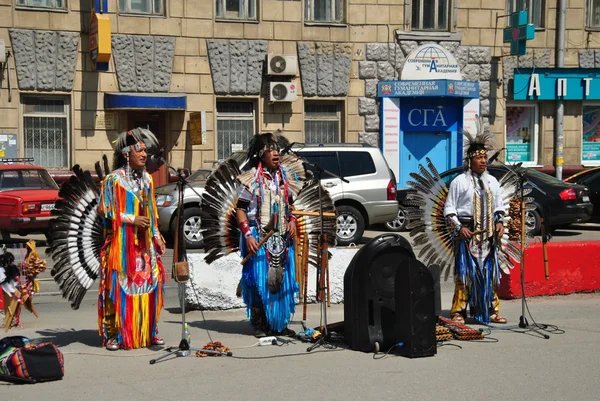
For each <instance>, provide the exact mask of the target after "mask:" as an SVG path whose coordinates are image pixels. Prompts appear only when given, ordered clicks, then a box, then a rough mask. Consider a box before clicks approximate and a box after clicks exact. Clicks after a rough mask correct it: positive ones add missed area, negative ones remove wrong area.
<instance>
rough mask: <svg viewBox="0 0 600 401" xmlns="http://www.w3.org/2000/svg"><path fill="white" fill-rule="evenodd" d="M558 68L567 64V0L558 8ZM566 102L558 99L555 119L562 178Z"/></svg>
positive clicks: (557, 165)
mask: <svg viewBox="0 0 600 401" xmlns="http://www.w3.org/2000/svg"><path fill="white" fill-rule="evenodd" d="M556 13H557V16H556V17H557V18H556V61H555V64H556V68H562V67H564V66H565V24H566V16H567V1H566V0H558V4H557V8H556ZM564 116H565V102H564V100H562V99H558V100H557V101H556V118H555V119H554V166H555V168H556V173H555V176H556V178H558V179H559V180H562V173H563V164H564V159H563V147H564V142H565V123H564Z"/></svg>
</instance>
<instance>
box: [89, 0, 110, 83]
mask: <svg viewBox="0 0 600 401" xmlns="http://www.w3.org/2000/svg"><path fill="white" fill-rule="evenodd" d="M106 12H108V5H107V1H106V0H102V1H100V0H93V1H92V13H91V16H90V28H89V31H88V37H89V47H90V59H91V60H92V65H93V67H94V69H95V70H96V71H108V65H109V61H110V56H111V36H110V35H111V34H110V18H109V16H108V14H104V13H106Z"/></svg>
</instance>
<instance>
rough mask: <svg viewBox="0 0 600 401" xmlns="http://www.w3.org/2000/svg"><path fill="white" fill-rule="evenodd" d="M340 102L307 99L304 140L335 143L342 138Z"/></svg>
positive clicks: (305, 104) (307, 141)
mask: <svg viewBox="0 0 600 401" xmlns="http://www.w3.org/2000/svg"><path fill="white" fill-rule="evenodd" d="M340 108H341V107H340V104H339V103H325V102H312V101H307V102H305V103H304V136H305V137H304V141H306V143H335V142H341V140H340V139H341V138H340V125H341V124H340V121H341V118H340Z"/></svg>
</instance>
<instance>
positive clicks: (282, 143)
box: [248, 130, 290, 167]
mask: <svg viewBox="0 0 600 401" xmlns="http://www.w3.org/2000/svg"><path fill="white" fill-rule="evenodd" d="M282 133H283V131H281V130H277V131H275V132H268V133H265V134H256V135H254V137H253V138H252V139H251V140H250V143H249V144H248V160H250V165H251V166H252V167H257V166H258V162H259V161H260V158H261V157H262V155H263V154H264V153H265V151H267V150H269V149H276V150H281V149H283V148H285V147H286V146H288V145H289V144H290V141H289V140H288V139H287V138H286V137H284V136H283V135H281V134H282Z"/></svg>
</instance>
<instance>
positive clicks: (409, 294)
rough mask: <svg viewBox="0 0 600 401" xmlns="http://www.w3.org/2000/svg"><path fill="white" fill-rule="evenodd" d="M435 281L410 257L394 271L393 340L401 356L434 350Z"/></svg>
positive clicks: (430, 352) (425, 268)
mask: <svg viewBox="0 0 600 401" xmlns="http://www.w3.org/2000/svg"><path fill="white" fill-rule="evenodd" d="M438 270H439V269H438ZM438 276H439V273H438ZM435 282H436V280H435V278H434V275H433V274H432V273H431V271H430V270H429V269H428V268H427V267H426V266H425V265H424V264H423V263H421V262H419V261H418V260H417V259H414V258H413V259H409V260H408V262H407V263H403V264H402V265H400V266H399V267H398V270H397V271H396V318H397V319H398V325H397V329H398V331H397V339H398V341H399V342H402V343H403V346H402V347H400V350H399V352H400V354H402V355H404V356H408V357H410V358H415V357H421V356H432V355H435V354H436V353H437V341H436V337H435V326H436V320H437V319H436V296H435V290H434V287H435ZM438 282H439V281H438Z"/></svg>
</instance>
